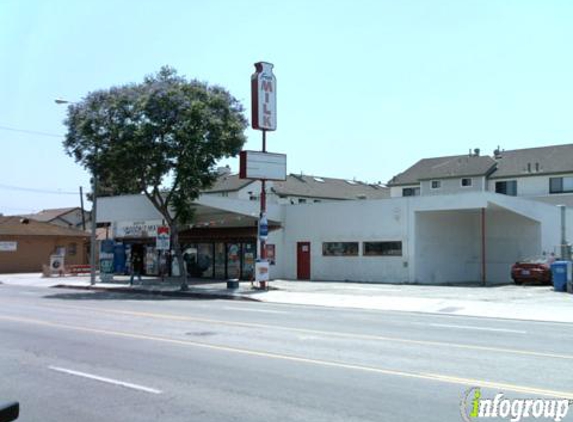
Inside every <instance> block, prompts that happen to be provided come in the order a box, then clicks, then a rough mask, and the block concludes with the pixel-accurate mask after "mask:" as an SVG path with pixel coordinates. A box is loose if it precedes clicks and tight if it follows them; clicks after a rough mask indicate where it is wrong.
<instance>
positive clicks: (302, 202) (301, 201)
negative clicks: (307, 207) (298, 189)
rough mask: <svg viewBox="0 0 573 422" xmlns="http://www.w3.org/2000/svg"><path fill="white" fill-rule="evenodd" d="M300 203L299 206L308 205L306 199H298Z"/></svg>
mask: <svg viewBox="0 0 573 422" xmlns="http://www.w3.org/2000/svg"><path fill="white" fill-rule="evenodd" d="M298 203H299V204H306V199H304V198H298Z"/></svg>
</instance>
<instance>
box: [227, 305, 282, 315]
mask: <svg viewBox="0 0 573 422" xmlns="http://www.w3.org/2000/svg"><path fill="white" fill-rule="evenodd" d="M223 309H226V310H228V311H245V312H262V313H267V314H288V312H286V311H275V310H271V309H252V308H241V307H238V306H237V307H235V306H223Z"/></svg>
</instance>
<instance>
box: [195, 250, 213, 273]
mask: <svg viewBox="0 0 573 422" xmlns="http://www.w3.org/2000/svg"><path fill="white" fill-rule="evenodd" d="M197 267H198V272H199V273H200V274H201V277H206V278H211V277H213V244H212V243H199V245H197Z"/></svg>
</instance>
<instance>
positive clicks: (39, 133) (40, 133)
mask: <svg viewBox="0 0 573 422" xmlns="http://www.w3.org/2000/svg"><path fill="white" fill-rule="evenodd" d="M0 130H9V131H10V132H20V133H27V134H29V135H39V136H49V137H51V138H60V139H61V138H63V136H62V135H56V134H55V133H48V132H38V131H35V130H26V129H17V128H14V127H8V126H0Z"/></svg>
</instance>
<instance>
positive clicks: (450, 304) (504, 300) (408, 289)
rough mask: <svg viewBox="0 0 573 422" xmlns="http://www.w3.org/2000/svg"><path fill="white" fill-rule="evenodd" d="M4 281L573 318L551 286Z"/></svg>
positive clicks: (29, 277)
mask: <svg viewBox="0 0 573 422" xmlns="http://www.w3.org/2000/svg"><path fill="white" fill-rule="evenodd" d="M0 282H1V283H3V284H7V285H20V286H35V287H68V288H81V289H88V288H89V289H95V290H105V291H113V292H128V293H150V294H161V295H166V296H176V297H195V298H197V297H199V298H200V297H204V298H212V299H234V300H255V301H261V302H268V303H284V304H297V305H311V306H328V307H340V308H356V309H372V310H385V311H409V312H423V313H436V314H443V315H464V316H476V317H489V318H509V319H521V320H534V321H550V322H567V323H573V295H572V294H568V293H561V292H555V291H553V288H552V287H550V286H514V285H504V286H497V287H485V288H484V287H445V286H418V285H393V284H360V283H340V282H314V281H313V282H305V281H286V280H276V281H272V282H271V283H270V285H271V286H272V287H271V289H270V290H267V291H261V290H255V289H252V288H251V283H249V282H241V284H240V287H239V288H238V289H235V290H230V289H227V288H226V283H225V282H224V281H205V280H190V282H189V287H190V289H189V291H188V292H181V291H179V282H178V280H176V279H171V280H168V281H166V282H160V281H159V280H158V279H156V278H147V277H144V279H143V282H142V284H139V283H138V284H135V285H134V286H129V277H128V276H119V277H117V276H116V277H114V282H113V283H102V282H98V283H97V284H96V285H95V286H93V287H91V286H90V282H89V276H77V277H53V278H42V277H41V275H40V274H6V275H0Z"/></svg>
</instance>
